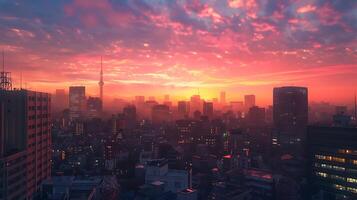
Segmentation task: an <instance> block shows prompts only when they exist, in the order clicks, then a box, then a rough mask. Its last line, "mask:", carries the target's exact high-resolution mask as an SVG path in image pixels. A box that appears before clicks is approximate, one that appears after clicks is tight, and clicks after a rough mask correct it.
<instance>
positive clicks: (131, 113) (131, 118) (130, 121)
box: [123, 105, 136, 129]
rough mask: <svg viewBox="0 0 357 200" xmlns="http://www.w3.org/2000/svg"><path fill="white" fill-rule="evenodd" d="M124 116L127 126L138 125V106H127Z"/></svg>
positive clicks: (130, 127) (133, 126) (129, 127)
mask: <svg viewBox="0 0 357 200" xmlns="http://www.w3.org/2000/svg"><path fill="white" fill-rule="evenodd" d="M123 116H124V120H125V127H126V128H128V129H132V128H135V126H136V107H135V106H134V105H128V106H125V107H124V109H123Z"/></svg>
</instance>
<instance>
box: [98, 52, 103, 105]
mask: <svg viewBox="0 0 357 200" xmlns="http://www.w3.org/2000/svg"><path fill="white" fill-rule="evenodd" d="M98 84H99V97H100V100H101V101H102V104H103V86H104V80H103V60H102V57H100V79H99V83H98Z"/></svg>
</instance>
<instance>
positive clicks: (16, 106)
mask: <svg viewBox="0 0 357 200" xmlns="http://www.w3.org/2000/svg"><path fill="white" fill-rule="evenodd" d="M50 102H51V97H50V95H49V94H47V93H40V92H34V91H28V90H0V177H1V179H0V181H1V182H0V194H2V197H1V199H3V198H4V199H31V197H32V196H33V195H34V193H35V192H36V191H38V190H39V187H40V184H41V182H42V181H43V180H45V179H47V178H48V177H50V174H51V128H50V117H51V116H50V113H51V104H50Z"/></svg>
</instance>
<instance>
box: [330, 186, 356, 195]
mask: <svg viewBox="0 0 357 200" xmlns="http://www.w3.org/2000/svg"><path fill="white" fill-rule="evenodd" d="M333 186H334V188H336V189H338V190H342V191H348V192H353V193H356V194H357V188H353V187H345V186H342V185H338V184H334V185H333Z"/></svg>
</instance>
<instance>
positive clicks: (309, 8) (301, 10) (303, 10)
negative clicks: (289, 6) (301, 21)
mask: <svg viewBox="0 0 357 200" xmlns="http://www.w3.org/2000/svg"><path fill="white" fill-rule="evenodd" d="M315 10H316V6H313V5H310V4H308V5H305V6H302V7H300V8H298V9H297V12H298V13H307V12H313V11H315Z"/></svg>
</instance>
